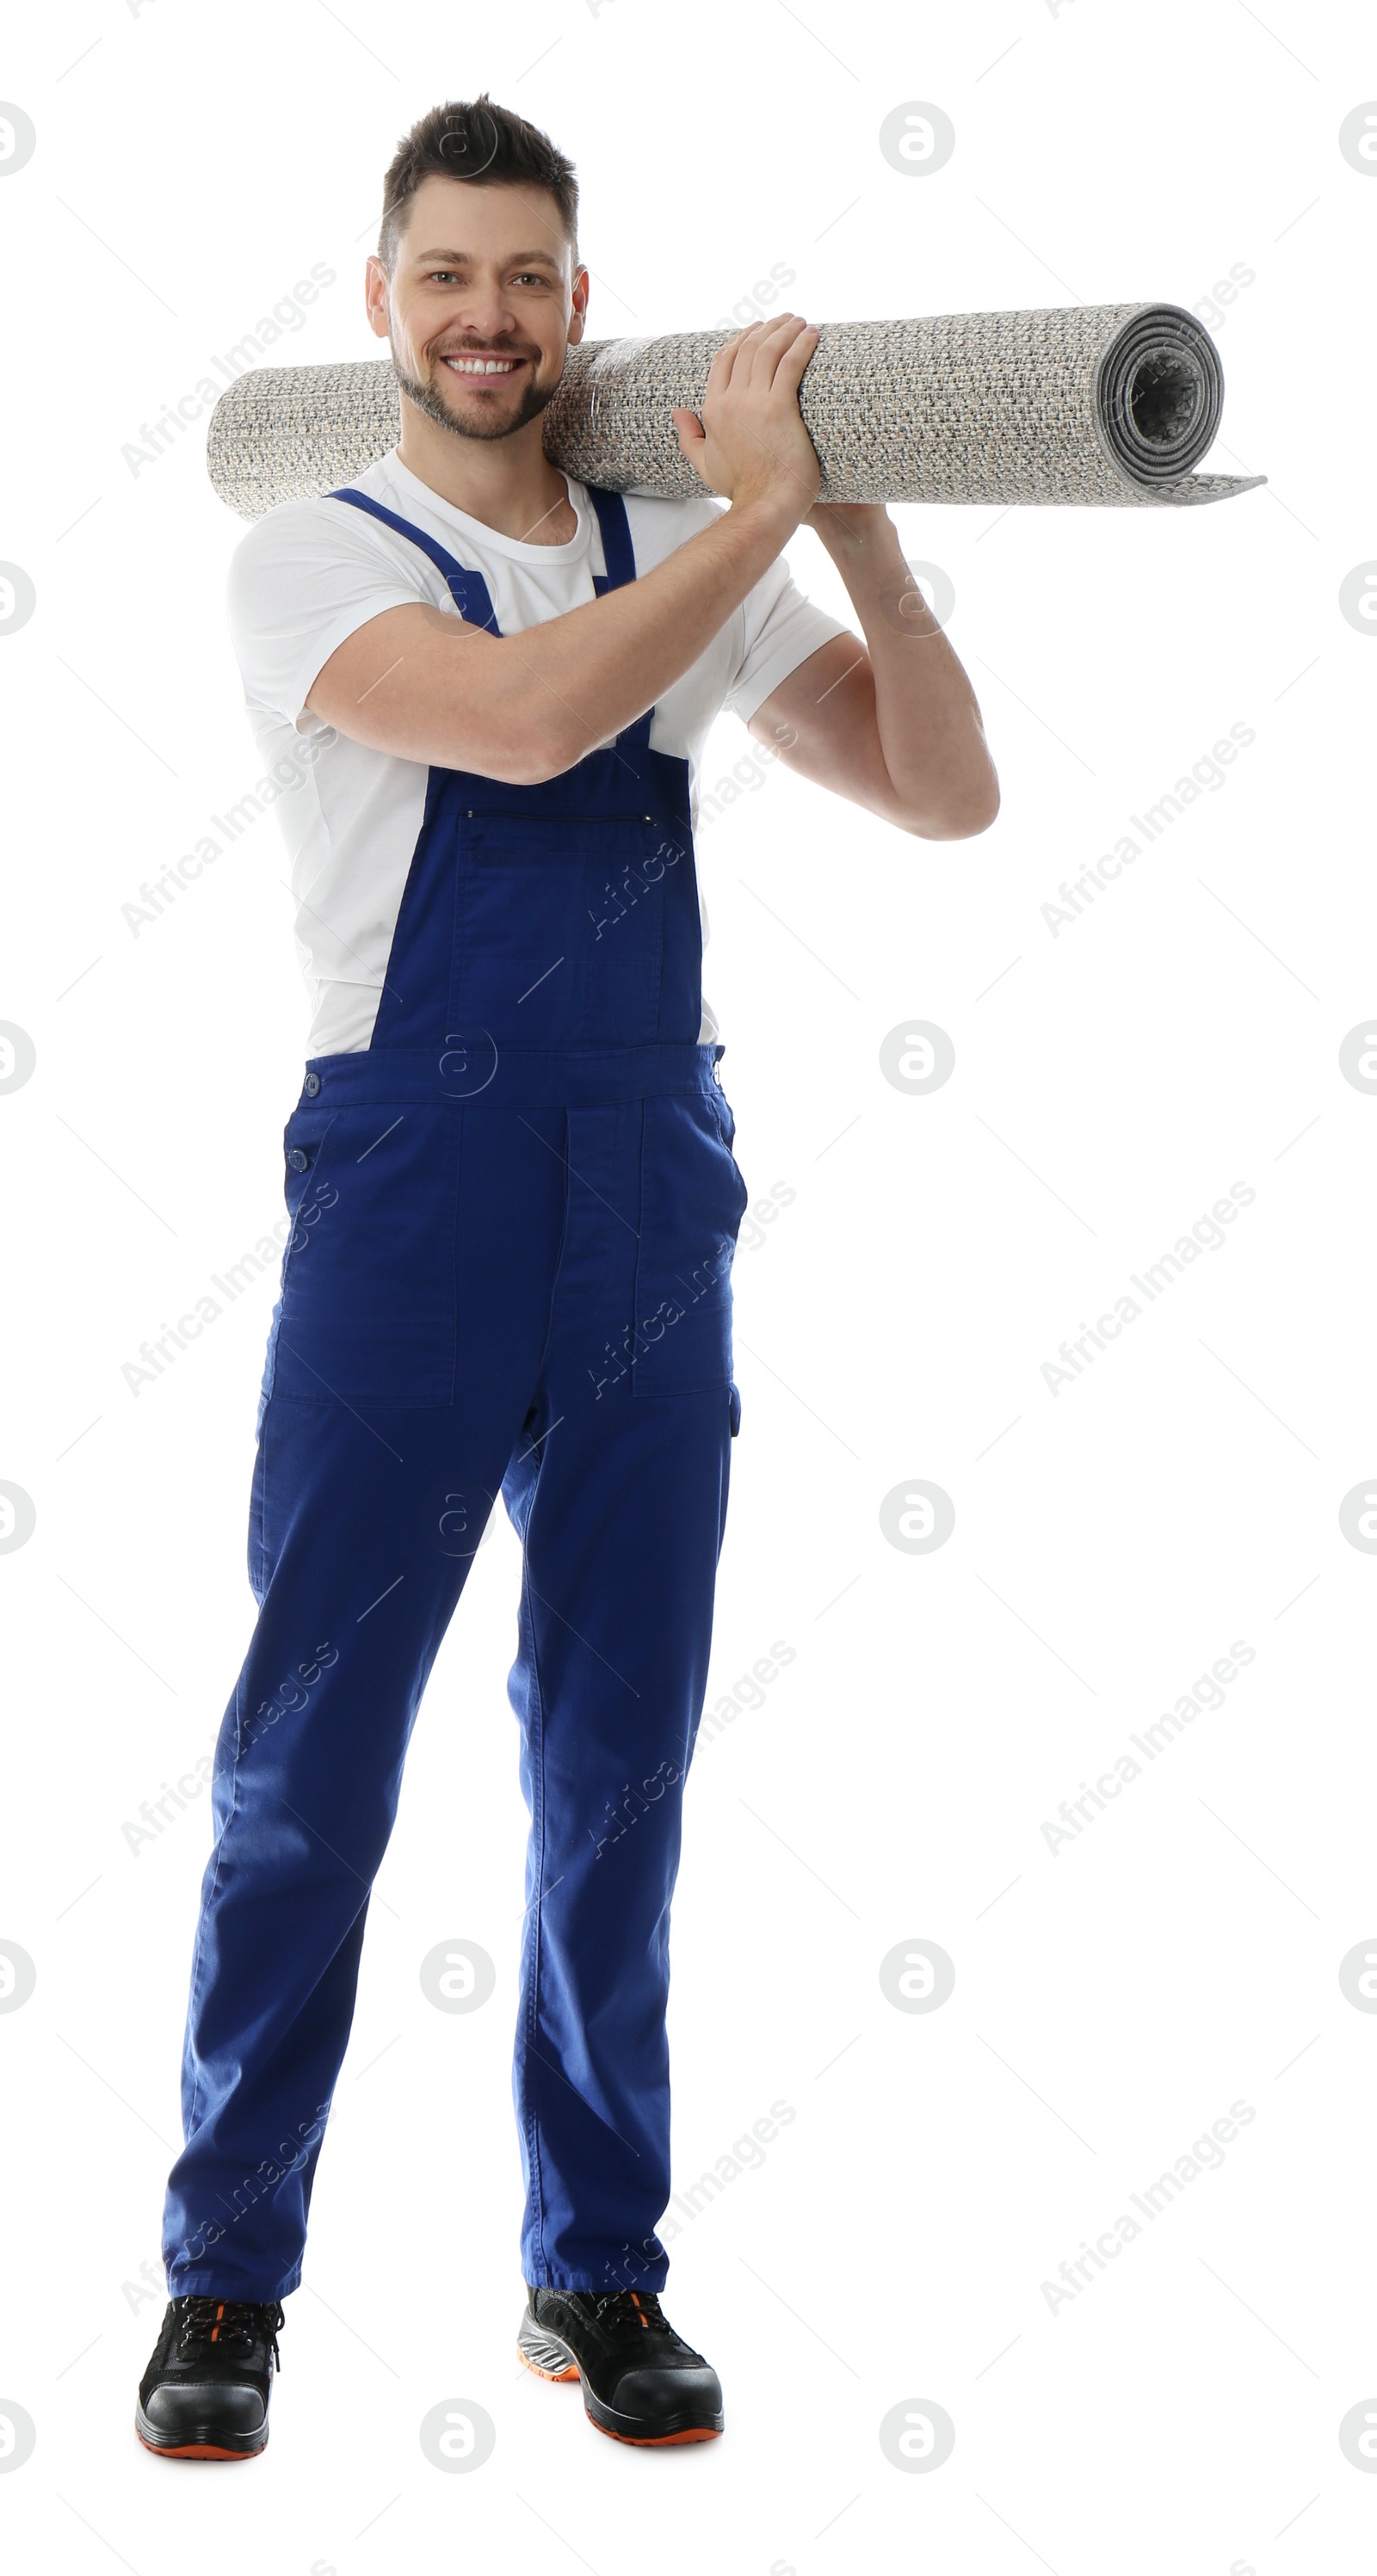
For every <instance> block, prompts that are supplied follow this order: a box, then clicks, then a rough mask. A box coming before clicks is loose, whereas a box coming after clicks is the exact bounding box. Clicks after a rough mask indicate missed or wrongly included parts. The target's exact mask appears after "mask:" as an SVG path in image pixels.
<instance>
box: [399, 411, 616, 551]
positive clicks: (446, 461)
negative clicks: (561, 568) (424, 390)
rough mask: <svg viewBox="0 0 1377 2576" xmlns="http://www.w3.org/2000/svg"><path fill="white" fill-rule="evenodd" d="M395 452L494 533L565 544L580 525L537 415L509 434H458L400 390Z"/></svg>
mask: <svg viewBox="0 0 1377 2576" xmlns="http://www.w3.org/2000/svg"><path fill="white" fill-rule="evenodd" d="M401 405H402V434H401V437H400V438H399V439H398V441H397V454H398V455H399V457H400V458H401V461H402V463H403V465H405V466H406V468H407V470H408V472H409V473H412V474H414V475H415V477H416V479H417V481H418V483H425V484H428V486H429V488H430V490H431V491H432V492H438V493H439V495H440V498H441V499H442V500H443V501H449V502H451V503H452V504H453V506H454V508H455V509H456V510H463V511H464V512H465V513H466V515H467V516H468V517H469V518H471V519H481V520H482V522H483V525H484V527H486V528H495V529H496V530H497V532H498V534H499V536H503V537H514V538H516V539H517V540H518V541H519V542H521V543H524V544H526V545H532V546H563V545H567V544H568V543H569V540H570V538H571V537H572V536H573V535H574V534H575V531H576V530H577V527H578V517H577V513H576V512H575V509H574V506H573V503H572V502H571V500H570V498H569V489H568V485H567V484H566V482H565V479H564V476H563V475H562V474H561V472H560V470H559V468H558V466H557V465H552V464H551V462H550V460H549V457H548V456H547V455H546V453H545V448H544V444H543V441H542V437H541V421H540V417H539V415H537V417H536V419H534V420H528V421H526V422H524V423H523V425H522V427H521V428H520V429H518V430H514V431H513V433H512V435H511V437H510V438H492V439H488V438H459V437H456V436H455V435H454V433H453V431H451V430H445V429H441V427H440V425H439V423H438V421H433V420H430V419H428V418H427V416H426V414H425V413H424V412H423V411H418V410H417V409H416V406H415V404H414V403H412V402H409V401H408V399H407V397H406V395H405V394H403V395H402V397H401Z"/></svg>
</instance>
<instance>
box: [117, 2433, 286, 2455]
mask: <svg viewBox="0 0 1377 2576" xmlns="http://www.w3.org/2000/svg"><path fill="white" fill-rule="evenodd" d="M138 2438H139V2440H140V2441H141V2442H143V2447H144V2449H145V2450H146V2451H151V2452H152V2454H153V2457H154V2459H155V2460H258V2459H261V2458H262V2456H263V2453H262V2451H222V2450H219V2449H218V2448H217V2446H216V2445H215V2443H213V2442H185V2443H183V2445H182V2447H181V2449H180V2450H178V2451H169V2450H168V2449H166V2448H165V2446H164V2445H163V2444H162V2443H161V2442H144V2437H143V2435H142V2433H140V2434H139V2437H138ZM267 2447H268V2446H267V2444H266V2442H265V2443H264V2445H263V2450H266V2449H267Z"/></svg>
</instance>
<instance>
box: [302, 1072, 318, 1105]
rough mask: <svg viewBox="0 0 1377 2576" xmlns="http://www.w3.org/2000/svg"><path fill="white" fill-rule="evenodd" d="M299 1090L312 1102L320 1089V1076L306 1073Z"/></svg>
mask: <svg viewBox="0 0 1377 2576" xmlns="http://www.w3.org/2000/svg"><path fill="white" fill-rule="evenodd" d="M301 1088H302V1090H303V1091H304V1092H305V1094H306V1097H307V1099H308V1100H314V1098H315V1096H316V1093H317V1092H318V1091H319V1089H320V1075H319V1074H318V1073H308V1074H307V1076H306V1079H305V1081H304V1082H303V1084H302V1086H301Z"/></svg>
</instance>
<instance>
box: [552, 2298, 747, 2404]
mask: <svg viewBox="0 0 1377 2576" xmlns="http://www.w3.org/2000/svg"><path fill="white" fill-rule="evenodd" d="M516 2348H517V2351H518V2353H519V2354H520V2356H521V2359H522V2360H523V2361H524V2363H525V2364H526V2368H527V2369H528V2370H533V2371H534V2372H535V2373H536V2375H537V2377H538V2378H540V2379H578V2380H581V2381H582V2383H583V2405H584V2412H585V2414H586V2415H587V2417H588V2420H589V2423H590V2424H596V2426H597V2428H598V2431H599V2432H600V2433H610V2434H611V2436H612V2438H613V2440H614V2441H616V2442H710V2441H711V2440H712V2438H713V2435H714V2434H715V2433H720V2432H721V2430H722V2421H723V2417H722V2387H721V2382H720V2381H719V2379H718V2376H717V2373H716V2371H715V2370H714V2369H713V2368H712V2367H711V2365H710V2364H709V2363H708V2362H706V2361H704V2359H703V2356H702V2354H701V2352H695V2351H694V2350H693V2347H692V2345H691V2344H686V2343H685V2341H684V2338H683V2336H682V2335H678V2334H676V2333H675V2331H674V2328H673V2326H672V2325H671V2324H670V2322H669V2319H668V2317H667V2316H665V2314H664V2313H663V2311H662V2309H661V2306H660V2302H659V2300H658V2298H657V2297H656V2295H655V2293H654V2291H653V2290H611V2291H607V2290H547V2289H538V2290H532V2289H530V2288H529V2287H528V2289H527V2292H526V2313H525V2315H524V2317H523V2318H522V2320H521V2327H520V2331H519V2333H518V2335H517V2338H516Z"/></svg>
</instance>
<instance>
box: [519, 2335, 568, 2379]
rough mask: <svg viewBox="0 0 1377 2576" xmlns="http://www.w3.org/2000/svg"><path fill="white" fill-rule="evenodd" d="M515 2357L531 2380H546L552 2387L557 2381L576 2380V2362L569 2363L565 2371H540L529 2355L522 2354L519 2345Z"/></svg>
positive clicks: (537, 2364)
mask: <svg viewBox="0 0 1377 2576" xmlns="http://www.w3.org/2000/svg"><path fill="white" fill-rule="evenodd" d="M516 2357H517V2360H518V2361H519V2362H520V2363H521V2366H522V2368H523V2369H524V2370H529V2372H530V2374H531V2377H532V2378H533V2379H548V2380H549V2382H550V2384H551V2386H552V2387H553V2386H554V2385H555V2384H556V2383H557V2382H558V2381H561V2380H565V2379H577V2377H578V2375H579V2371H578V2363H577V2362H576V2361H571V2362H570V2364H569V2367H568V2369H567V2370H542V2369H541V2367H540V2364H539V2362H538V2361H532V2359H531V2357H530V2355H529V2353H526V2352H523V2350H522V2348H521V2345H520V2344H518V2345H517V2347H516Z"/></svg>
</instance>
